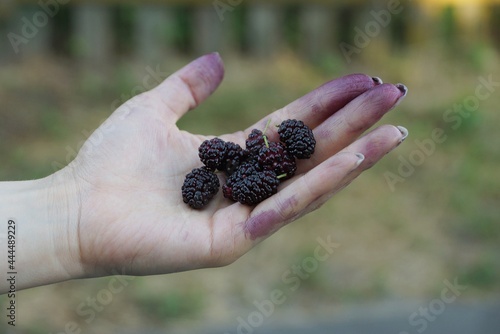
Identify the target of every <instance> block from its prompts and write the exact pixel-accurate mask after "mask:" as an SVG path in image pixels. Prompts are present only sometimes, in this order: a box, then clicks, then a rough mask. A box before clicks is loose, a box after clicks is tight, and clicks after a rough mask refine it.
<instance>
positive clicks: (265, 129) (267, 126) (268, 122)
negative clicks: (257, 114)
mask: <svg viewBox="0 0 500 334" xmlns="http://www.w3.org/2000/svg"><path fill="white" fill-rule="evenodd" d="M269 124H271V117H269V120H268V121H267V124H266V127H265V128H264V132H262V134H263V135H264V136H265V135H266V131H267V129H268V128H269Z"/></svg>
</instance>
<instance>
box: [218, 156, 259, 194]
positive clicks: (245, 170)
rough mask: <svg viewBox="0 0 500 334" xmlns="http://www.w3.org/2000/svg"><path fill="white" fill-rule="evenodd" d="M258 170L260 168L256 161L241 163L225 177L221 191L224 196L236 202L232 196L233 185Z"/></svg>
mask: <svg viewBox="0 0 500 334" xmlns="http://www.w3.org/2000/svg"><path fill="white" fill-rule="evenodd" d="M260 171H261V169H260V167H259V166H258V165H257V164H256V163H252V162H246V163H244V164H242V165H241V166H240V167H239V168H238V169H237V170H236V171H235V172H234V173H233V174H232V175H231V176H230V177H228V178H227V180H226V184H224V185H223V186H222V193H223V194H224V197H225V198H229V199H230V200H232V201H235V202H236V201H237V199H236V198H235V197H234V193H233V187H234V185H235V184H237V183H239V182H241V180H243V179H245V178H247V177H249V176H250V175H253V174H255V173H258V172H260Z"/></svg>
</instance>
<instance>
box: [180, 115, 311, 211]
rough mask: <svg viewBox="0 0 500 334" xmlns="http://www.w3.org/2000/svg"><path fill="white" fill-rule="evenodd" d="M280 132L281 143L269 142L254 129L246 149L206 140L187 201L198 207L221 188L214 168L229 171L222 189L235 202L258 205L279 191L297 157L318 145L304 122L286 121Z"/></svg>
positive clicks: (188, 186) (187, 189) (292, 171)
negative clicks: (200, 164) (202, 165)
mask: <svg viewBox="0 0 500 334" xmlns="http://www.w3.org/2000/svg"><path fill="white" fill-rule="evenodd" d="M278 134H279V135H280V142H270V141H269V140H268V138H267V136H266V135H265V133H263V132H262V131H260V130H257V129H253V130H252V132H251V133H250V135H249V136H248V138H247V140H246V142H245V149H243V148H242V147H241V146H239V145H238V144H235V143H232V142H225V141H223V140H222V139H220V138H213V139H210V140H206V141H204V142H203V143H202V144H201V146H200V147H199V150H198V151H199V152H198V153H199V157H200V160H201V162H202V163H203V164H204V165H205V166H204V167H202V168H197V169H194V170H193V171H192V172H191V173H189V174H188V175H187V176H186V179H185V181H184V185H183V186H182V197H183V200H184V202H185V203H187V204H188V205H189V206H191V207H192V208H195V209H200V208H201V207H203V206H205V205H206V204H208V202H209V201H210V199H212V198H213V197H214V196H215V195H216V194H217V192H218V190H219V179H218V177H217V175H216V174H215V171H220V172H224V173H225V174H226V176H227V180H226V183H225V184H224V185H223V186H222V192H223V195H224V197H226V198H228V199H230V200H232V201H235V202H240V203H242V204H246V205H256V204H258V203H260V202H262V201H263V200H265V199H266V198H269V197H271V196H272V195H274V194H276V192H277V191H278V186H279V184H280V182H281V181H283V180H287V179H289V178H291V177H292V176H293V175H295V172H296V171H297V163H296V160H295V159H296V158H297V159H309V158H310V157H311V155H312V154H313V153H314V148H315V146H316V141H315V139H314V135H313V133H312V131H311V129H310V128H309V127H307V126H306V125H305V124H304V123H303V122H302V121H298V120H286V121H284V122H283V123H281V125H280V126H279V129H278Z"/></svg>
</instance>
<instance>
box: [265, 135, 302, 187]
mask: <svg viewBox="0 0 500 334" xmlns="http://www.w3.org/2000/svg"><path fill="white" fill-rule="evenodd" d="M258 162H259V165H261V166H262V168H263V169H265V170H271V171H274V172H275V173H276V175H278V176H280V181H283V180H286V179H289V178H291V177H292V176H293V175H295V172H296V171H297V164H296V162H295V158H294V157H293V155H291V154H290V153H289V152H288V151H287V149H286V148H285V146H284V145H283V144H282V143H275V142H270V143H269V146H264V147H262V148H261V149H260V151H259V154H258Z"/></svg>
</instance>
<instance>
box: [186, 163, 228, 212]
mask: <svg viewBox="0 0 500 334" xmlns="http://www.w3.org/2000/svg"><path fill="white" fill-rule="evenodd" d="M219 187H220V183H219V178H218V177H217V175H215V173H214V172H213V171H211V170H210V169H209V168H207V167H201V168H196V169H193V170H192V171H191V173H189V174H188V175H186V179H185V180H184V184H183V185H182V199H183V201H184V203H186V204H188V205H189V206H190V207H192V208H193V209H201V208H202V207H204V206H205V205H207V204H208V202H209V201H210V200H211V199H212V198H213V197H214V196H215V194H217V192H218V191H219Z"/></svg>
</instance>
